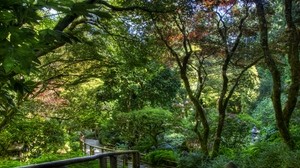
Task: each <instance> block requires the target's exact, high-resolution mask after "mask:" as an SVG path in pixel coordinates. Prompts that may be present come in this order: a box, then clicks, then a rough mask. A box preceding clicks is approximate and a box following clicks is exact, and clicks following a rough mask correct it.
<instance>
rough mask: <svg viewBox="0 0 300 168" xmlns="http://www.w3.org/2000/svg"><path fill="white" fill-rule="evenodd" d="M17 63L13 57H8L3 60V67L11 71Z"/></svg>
mask: <svg viewBox="0 0 300 168" xmlns="http://www.w3.org/2000/svg"><path fill="white" fill-rule="evenodd" d="M16 65H17V63H16V60H15V59H13V58H12V57H6V58H5V59H4V61H3V68H4V70H5V72H6V73H10V72H12V71H13V69H14V68H15V67H16Z"/></svg>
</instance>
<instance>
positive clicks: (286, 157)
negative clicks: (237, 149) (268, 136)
mask: <svg viewBox="0 0 300 168" xmlns="http://www.w3.org/2000/svg"><path fill="white" fill-rule="evenodd" d="M239 161H240V164H239V165H243V166H242V167H246V168H256V167H259V168H273V167H276V168H287V167H299V165H300V151H299V150H295V151H291V150H289V149H288V147H287V146H286V145H285V144H282V143H278V142H276V143H265V142H264V143H262V142H261V143H258V144H256V145H253V146H251V147H250V148H247V150H245V152H243V154H242V157H241V158H240V160H239Z"/></svg>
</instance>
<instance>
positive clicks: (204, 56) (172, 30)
mask: <svg viewBox="0 0 300 168" xmlns="http://www.w3.org/2000/svg"><path fill="white" fill-rule="evenodd" d="M184 5H185V7H186V8H184V7H181V8H179V9H177V11H176V12H175V13H173V14H171V15H168V16H166V15H163V16H159V15H156V16H152V18H153V22H154V26H155V28H156V31H157V34H158V36H159V38H160V39H161V40H162V42H163V43H164V44H165V46H166V48H167V49H168V50H169V52H170V54H171V56H172V57H173V58H174V60H175V62H176V64H177V66H178V67H179V72H180V75H181V79H182V81H183V83H184V86H185V89H186V91H187V94H188V96H189V98H190V100H191V102H192V103H193V105H194V109H195V117H194V120H195V121H194V122H195V125H194V132H195V133H196V134H197V136H198V139H199V142H200V146H201V150H202V151H203V152H204V153H205V154H206V155H209V153H210V151H212V152H211V154H212V155H211V156H212V157H215V156H217V155H218V153H219V149H220V144H221V136H222V131H223V129H224V120H225V117H226V110H227V108H228V104H229V101H230V99H231V97H232V95H233V93H234V92H235V90H236V88H237V86H238V84H239V83H240V82H241V79H242V76H243V74H244V73H245V72H246V71H247V70H248V69H249V68H250V67H252V66H253V65H255V64H256V63H257V62H258V61H259V60H260V58H257V59H253V58H252V59H250V60H253V61H252V62H251V61H250V62H249V61H245V58H244V57H243V55H242V54H239V53H241V52H239V51H240V50H242V49H243V48H242V47H239V45H240V43H241V40H242V39H243V37H245V36H243V33H244V32H245V31H246V30H247V29H246V28H245V25H246V19H247V18H248V10H249V7H250V5H249V4H248V3H244V2H242V1H230V2H226V3H216V4H214V3H213V4H210V3H206V1H205V2H203V3H193V2H187V3H186V4H184ZM236 13H239V14H241V15H236ZM166 23H168V24H166ZM216 32H217V33H216ZM218 62H221V63H220V64H218ZM212 64H215V65H217V66H220V69H221V73H220V76H221V78H222V84H221V86H219V88H221V89H220V90H218V92H219V96H218V99H217V100H216V101H218V105H217V107H216V108H217V111H218V123H217V130H216V132H215V135H214V138H213V147H212V148H210V147H209V146H210V139H209V138H210V137H211V134H213V133H212V132H211V131H212V129H211V127H212V126H211V125H210V124H209V123H210V121H209V118H208V112H207V111H208V110H207V109H206V108H207V107H205V105H204V103H203V101H202V100H203V94H204V93H205V92H204V91H205V88H206V87H207V80H208V76H209V75H210V74H208V72H209V69H210V68H209V67H211V65H212ZM231 67H235V68H236V69H239V71H238V72H235V76H231V75H228V74H229V69H230V68H231ZM238 67H239V68H238ZM236 69H235V71H236ZM229 78H230V79H229ZM193 80H194V81H196V84H194V83H193V82H192V81H193Z"/></svg>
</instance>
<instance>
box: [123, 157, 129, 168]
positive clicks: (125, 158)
mask: <svg viewBox="0 0 300 168" xmlns="http://www.w3.org/2000/svg"><path fill="white" fill-rule="evenodd" d="M127 166H128V154H124V155H123V167H127Z"/></svg>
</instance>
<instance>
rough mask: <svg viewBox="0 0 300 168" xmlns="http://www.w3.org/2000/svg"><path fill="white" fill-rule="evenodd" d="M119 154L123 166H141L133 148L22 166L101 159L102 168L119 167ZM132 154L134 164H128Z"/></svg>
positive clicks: (62, 166)
mask: <svg viewBox="0 0 300 168" xmlns="http://www.w3.org/2000/svg"><path fill="white" fill-rule="evenodd" d="M117 156H123V157H122V160H123V167H132V168H139V167H140V154H139V152H138V151H134V150H131V151H120V152H109V153H101V154H96V155H92V156H85V157H77V158H72V159H66V160H59V161H53V162H46V163H41V164H34V165H29V166H23V167H21V168H67V166H68V165H72V164H76V163H83V162H89V161H93V160H98V161H99V167H100V168H107V167H108V165H109V167H110V168H117V167H118V160H117ZM130 156H131V157H132V162H131V163H130V164H131V165H132V166H129V165H128V157H130ZM108 159H109V162H108Z"/></svg>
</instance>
